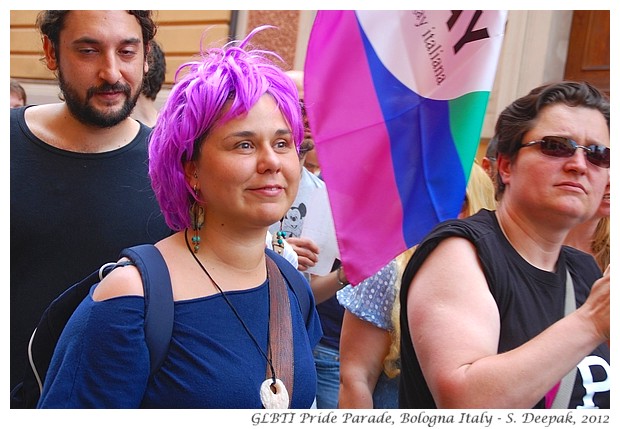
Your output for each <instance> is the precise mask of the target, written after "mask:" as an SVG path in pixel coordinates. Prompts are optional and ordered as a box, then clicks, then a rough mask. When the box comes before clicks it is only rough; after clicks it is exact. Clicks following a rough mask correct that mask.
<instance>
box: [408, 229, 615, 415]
mask: <svg viewBox="0 0 620 429" xmlns="http://www.w3.org/2000/svg"><path fill="white" fill-rule="evenodd" d="M446 267H450V269H446ZM407 304H408V313H407V316H408V324H409V329H410V332H411V335H412V341H413V344H414V347H415V350H416V354H417V356H418V359H419V360H420V365H421V368H422V371H423V372H424V376H425V379H426V381H427V383H428V386H429V389H430V391H431V393H432V394H433V398H434V399H435V402H436V404H437V406H438V407H439V408H531V407H533V406H534V405H535V404H536V403H537V402H538V401H539V400H540V399H541V398H542V397H543V396H544V395H545V394H546V393H547V392H548V391H549V390H550V389H551V388H552V387H553V386H554V385H555V384H556V383H557V382H558V381H559V380H561V379H562V377H563V376H564V375H565V374H567V373H568V372H569V371H570V370H571V369H572V368H573V367H575V366H576V365H577V363H578V362H579V361H580V360H581V359H582V358H583V357H585V356H586V355H587V354H588V353H589V352H591V351H592V350H593V349H594V348H596V346H598V345H599V344H600V343H602V342H604V341H606V340H607V339H608V338H609V273H607V274H606V276H605V277H604V278H603V279H601V280H598V281H597V282H596V283H595V285H594V287H593V289H592V292H591V294H590V297H589V298H588V300H587V301H586V303H585V304H584V305H582V306H581V307H580V308H579V309H578V310H577V311H575V312H573V313H571V314H570V315H568V316H567V317H564V318H563V319H561V320H560V321H558V322H556V323H555V324H553V325H552V326H550V327H549V328H547V329H546V330H545V331H543V332H542V333H541V334H539V335H538V336H536V337H534V338H533V339H531V340H530V341H528V342H527V343H525V344H523V345H522V346H520V347H517V348H516V349H513V350H511V351H508V352H505V353H502V354H498V353H497V344H498V341H499V334H500V320H499V313H498V309H497V306H496V303H495V301H494V300H493V297H492V296H491V293H490V291H489V288H488V285H487V282H486V279H485V277H484V274H483V272H482V269H481V267H480V263H479V261H478V258H477V256H476V252H475V248H474V246H473V245H472V244H471V243H470V242H469V241H467V240H465V239H462V238H450V239H446V240H444V241H443V242H442V243H441V244H439V246H438V247H437V248H436V249H435V250H434V251H433V252H432V253H431V254H430V255H429V257H428V258H427V260H426V261H425V262H424V263H423V264H422V266H421V267H420V269H419V271H418V272H417V274H416V276H415V277H414V279H413V281H412V284H411V287H410V289H409V292H408V295H407Z"/></svg>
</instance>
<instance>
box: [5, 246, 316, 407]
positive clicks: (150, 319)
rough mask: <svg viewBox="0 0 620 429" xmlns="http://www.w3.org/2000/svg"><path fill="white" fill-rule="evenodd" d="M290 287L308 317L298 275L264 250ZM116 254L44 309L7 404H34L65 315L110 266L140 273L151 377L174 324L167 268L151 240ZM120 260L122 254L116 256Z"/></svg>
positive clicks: (307, 301)
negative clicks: (129, 267) (133, 268)
mask: <svg viewBox="0 0 620 429" xmlns="http://www.w3.org/2000/svg"><path fill="white" fill-rule="evenodd" d="M265 253H266V254H267V256H269V257H271V259H273V260H274V261H275V262H276V264H277V265H278V268H279V269H280V272H282V274H283V275H284V278H285V279H286V280H287V283H288V285H289V287H291V288H292V289H293V292H295V295H296V296H297V299H298V301H299V304H300V309H301V311H302V314H303V315H304V320H307V319H308V315H309V312H310V299H309V296H308V292H307V290H302V289H301V287H302V285H303V283H302V282H300V281H299V280H300V274H299V272H298V271H297V270H296V269H295V267H293V266H292V265H291V264H290V263H289V262H288V261H287V260H286V259H284V258H283V257H282V256H280V255H278V254H277V253H276V252H274V251H272V250H270V249H265ZM120 257H121V258H123V257H126V258H128V260H127V261H124V262H119V263H114V262H113V263H109V264H105V265H103V266H102V267H101V268H100V269H98V270H96V271H94V272H93V273H91V274H90V275H89V276H87V277H85V278H84V279H82V280H81V281H79V282H78V283H76V284H74V285H73V286H71V287H70V288H69V289H67V290H66V291H64V292H63V293H62V294H60V295H59V296H58V297H57V298H56V299H55V300H54V301H52V303H51V304H50V305H49V306H48V307H47V309H46V310H45V312H44V313H43V316H41V320H40V321H39V324H38V325H37V328H36V329H35V330H34V332H33V334H32V336H31V338H30V343H29V344H28V362H29V366H28V367H27V369H26V371H25V373H24V378H23V380H22V381H21V382H20V383H19V384H18V385H17V386H15V388H14V389H13V390H12V391H11V408H35V407H36V405H37V403H38V401H39V397H40V396H41V392H42V390H43V384H44V383H45V376H46V374H47V370H48V368H49V365H50V361H51V360H52V355H53V354H54V349H55V348H56V343H57V342H58V339H59V338H60V334H62V331H63V329H64V327H65V325H66V324H67V322H68V321H69V318H70V317H71V315H72V314H73V312H74V311H75V309H76V308H77V307H78V305H80V303H81V302H82V300H84V298H85V297H86V296H87V295H88V293H89V292H90V290H91V288H92V287H93V285H95V284H97V283H98V282H100V281H101V280H102V279H103V278H104V277H105V275H107V274H108V273H109V272H111V271H112V270H113V269H114V268H116V267H119V266H126V265H135V266H136V268H137V269H138V271H139V272H140V275H141V276H142V284H143V286H144V307H145V308H144V335H145V338H146V343H147V347H148V350H149V356H150V362H151V369H150V374H151V376H152V375H153V374H155V372H156V371H157V370H158V369H159V368H160V366H161V365H162V363H163V362H164V360H165V358H166V355H167V353H168V346H169V344H170V338H171V337H172V325H173V323H174V300H173V297H172V286H171V283H170V273H169V272H168V267H167V265H166V263H165V261H164V259H163V257H162V256H161V253H160V252H159V250H157V248H156V247H155V246H153V245H152V244H143V245H139V246H134V247H129V248H126V249H124V250H123V251H122V252H121V254H120ZM119 259H120V258H119Z"/></svg>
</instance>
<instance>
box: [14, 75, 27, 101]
mask: <svg viewBox="0 0 620 429" xmlns="http://www.w3.org/2000/svg"><path fill="white" fill-rule="evenodd" d="M11 92H14V93H15V94H17V95H19V97H20V98H21V99H22V100H23V101H24V104H26V90H25V89H24V87H23V86H22V85H21V83H19V81H18V80H17V79H11Z"/></svg>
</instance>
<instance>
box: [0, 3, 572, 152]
mask: <svg viewBox="0 0 620 429" xmlns="http://www.w3.org/2000/svg"><path fill="white" fill-rule="evenodd" d="M37 12H38V11H11V29H10V32H11V60H10V70H11V76H12V77H16V78H18V79H20V80H21V81H22V82H23V83H24V87H25V88H26V90H27V91H28V97H29V102H31V103H46V102H56V101H58V89H57V86H56V84H55V81H54V76H53V75H52V73H50V72H49V71H48V70H47V69H46V68H45V66H44V65H43V64H42V63H41V62H40V61H39V58H40V57H41V56H42V50H41V41H40V39H39V34H38V32H37V31H36V29H35V28H34V21H35V17H36V13H37ZM315 15H316V11H312V10H302V11H299V10H284V11H280V10H268V11H261V10H245V11H209V10H206V11H205V10H203V11H200V10H193V11H173V10H161V11H156V21H157V22H158V25H159V29H158V33H157V36H156V40H157V41H158V42H159V43H160V44H161V45H162V47H163V48H164V51H165V52H166V61H167V74H166V85H165V86H164V89H162V92H161V93H160V95H159V96H158V99H157V103H158V104H159V105H161V103H163V101H164V100H165V98H166V96H167V94H168V92H169V88H170V86H171V85H172V83H173V78H174V72H175V70H176V69H177V67H178V66H179V65H180V64H181V63H182V62H184V61H187V60H189V59H190V58H192V56H193V55H195V54H196V53H197V52H198V50H199V47H200V41H201V40H202V41H203V43H206V44H209V43H217V44H222V43H224V42H225V41H226V40H227V38H228V36H229V35H232V36H233V37H234V38H237V39H239V38H242V37H243V36H245V35H246V34H247V33H248V31H249V30H250V29H253V28H255V27H257V26H259V25H264V24H268V25H274V26H276V27H278V29H270V30H266V31H264V32H262V33H260V34H258V35H257V37H256V38H255V39H253V43H255V44H259V45H261V46H265V47H266V48H268V49H271V50H274V51H276V52H278V53H279V54H280V56H281V57H282V59H283V61H284V62H283V64H282V66H283V67H284V68H286V69H303V66H304V61H305V54H306V47H307V43H308V38H309V35H310V29H311V27H312V22H313V20H314V17H315ZM571 19H572V11H545V10H535V11H528V10H515V11H509V13H508V20H507V26H506V35H505V38H504V46H503V49H502V53H501V57H500V62H499V66H498V72H497V75H496V79H495V84H494V87H493V90H492V92H491V98H490V100H489V105H488V109H487V113H486V117H485V122H484V125H483V130H482V139H483V141H484V140H486V139H488V138H490V137H491V135H492V134H493V124H494V123H495V120H496V118H497V115H498V114H499V112H501V110H502V109H503V108H504V107H505V106H506V105H507V104H509V103H510V102H512V101H513V100H514V99H515V98H517V97H519V96H521V95H524V94H525V93H526V92H527V91H529V90H530V89H531V88H533V87H535V86H537V85H539V84H542V83H544V82H547V81H550V80H557V79H561V78H562V76H563V73H564V66H565V64H566V54H567V50H568V39H569V35H570V27H571ZM483 148H484V147H483V145H482V146H481V150H482V149H483Z"/></svg>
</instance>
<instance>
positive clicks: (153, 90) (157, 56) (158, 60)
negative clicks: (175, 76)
mask: <svg viewBox="0 0 620 429" xmlns="http://www.w3.org/2000/svg"><path fill="white" fill-rule="evenodd" d="M149 47H150V49H149V53H148V55H147V57H146V59H147V61H148V64H149V71H148V72H147V73H146V75H144V82H143V83H142V94H144V96H145V97H146V98H149V99H151V100H153V101H155V99H156V98H157V94H158V93H159V91H160V90H161V87H162V85H163V84H164V81H165V80H166V56H165V55H164V51H162V49H161V46H159V44H158V43H157V42H156V41H155V40H151V43H149Z"/></svg>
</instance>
